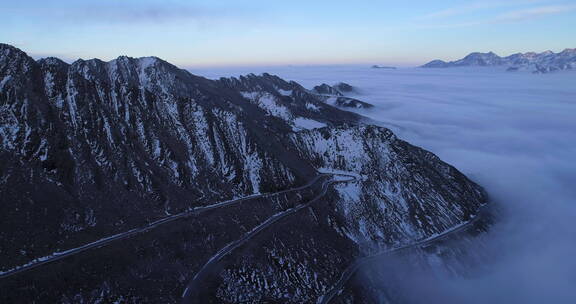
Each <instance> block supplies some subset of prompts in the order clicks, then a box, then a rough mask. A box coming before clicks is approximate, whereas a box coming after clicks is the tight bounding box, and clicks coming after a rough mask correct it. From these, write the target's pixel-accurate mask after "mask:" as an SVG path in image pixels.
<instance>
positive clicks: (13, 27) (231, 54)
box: [0, 0, 576, 67]
mask: <svg viewBox="0 0 576 304" xmlns="http://www.w3.org/2000/svg"><path fill="white" fill-rule="evenodd" d="M0 28H1V29H2V30H0V41H1V42H3V43H8V44H12V45H15V46H17V47H19V48H21V49H22V50H24V51H26V52H27V53H29V54H30V55H31V56H33V57H36V58H39V57H46V56H56V57H60V58H62V59H64V60H67V61H74V60H76V59H78V58H83V59H88V58H101V59H103V60H110V59H113V58H116V57H117V56H119V55H128V56H132V57H141V56H151V55H154V56H158V57H161V58H163V59H166V60H168V61H170V62H172V63H175V64H177V65H179V66H183V67H193V66H231V65H286V64H354V63H362V64H365V63H378V64H393V65H400V66H410V65H418V64H422V63H424V62H427V61H429V60H432V59H436V58H442V59H447V60H452V59H457V58H460V57H463V56H464V55H466V54H467V53H469V52H472V51H481V52H487V51H494V52H496V53H497V54H500V55H509V54H511V53H515V52H526V51H537V52H541V51H545V50H548V49H550V50H552V51H555V52H558V51H561V50H563V49H564V48H570V47H574V46H575V45H576V39H575V37H576V1H567V0H510V1H492V0H488V1H469V0H466V1H465V0H439V1H401V2H399V1H375V0H366V1H324V0H320V1H302V0H294V1H284V2H280V1H273V2H271V1H263V0H254V1H232V0H222V1H207V0H197V1H183V0H168V1H152V0H140V1H134V0H126V1H111V0H100V1H96V0H87V1H71V0H62V1H37V0H29V1H12V2H9V1H2V3H0Z"/></svg>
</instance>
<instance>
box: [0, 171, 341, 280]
mask: <svg viewBox="0 0 576 304" xmlns="http://www.w3.org/2000/svg"><path fill="white" fill-rule="evenodd" d="M331 175H333V174H326V173H321V174H318V175H316V176H315V177H314V178H313V179H312V180H310V181H309V182H308V183H307V184H305V185H303V186H300V187H297V188H291V189H287V190H283V191H279V192H274V193H264V194H258V195H251V196H247V197H243V198H239V199H234V200H229V201H224V202H220V203H217V204H213V205H208V206H204V207H196V208H193V209H189V210H187V211H184V212H181V213H178V214H175V215H170V216H167V217H165V218H162V219H160V220H157V221H154V222H152V223H150V224H148V225H146V226H144V227H141V228H135V229H132V230H129V231H126V232H122V233H118V234H115V235H112V236H109V237H106V238H103V239H100V240H97V241H95V242H92V243H88V244H85V245H82V246H80V247H76V248H72V249H69V250H66V251H60V252H55V253H53V254H52V255H49V256H46V257H42V258H38V259H35V260H33V261H31V262H29V263H27V264H25V265H22V266H18V267H15V268H12V269H9V270H6V271H0V279H5V278H7V277H10V276H13V275H15V274H18V273H22V272H25V271H29V270H32V269H34V268H37V267H40V266H42V265H46V264H49V263H52V262H56V261H59V260H62V259H64V258H67V257H70V256H73V255H76V254H79V253H81V252H84V251H87V250H90V249H95V248H100V247H104V246H106V245H109V244H111V243H112V242H115V241H119V240H124V239H127V238H130V237H132V236H134V235H136V234H139V233H144V232H147V231H150V230H151V229H154V228H156V227H158V226H160V225H163V224H167V223H170V222H173V221H176V220H178V219H181V218H185V217H189V216H193V215H198V214H200V213H203V212H206V211H209V210H214V209H218V208H223V207H227V206H230V205H233V204H237V203H239V202H242V201H246V200H249V199H255V198H265V197H270V196H276V195H279V194H283V193H288V192H293V191H299V190H303V189H306V188H309V187H311V186H312V185H314V184H315V183H316V182H318V181H319V180H320V179H321V178H323V177H327V176H331Z"/></svg>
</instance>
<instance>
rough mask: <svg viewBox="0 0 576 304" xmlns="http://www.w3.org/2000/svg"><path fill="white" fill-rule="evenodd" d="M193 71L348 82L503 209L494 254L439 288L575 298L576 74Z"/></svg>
mask: <svg viewBox="0 0 576 304" xmlns="http://www.w3.org/2000/svg"><path fill="white" fill-rule="evenodd" d="M193 71H194V72H195V73H198V74H200V75H205V76H209V77H217V76H220V75H234V74H244V73H246V72H248V71H250V72H255V73H256V72H260V71H267V72H270V73H274V74H277V75H279V76H280V77H283V78H285V79H290V80H295V81H298V82H299V83H300V84H302V85H303V86H305V87H306V88H312V87H314V86H316V85H317V84H318V83H322V82H326V83H336V82H340V81H345V82H347V83H349V84H351V85H353V86H354V87H356V88H357V89H358V91H359V94H358V96H357V97H359V98H361V99H362V100H363V101H367V102H370V103H372V104H374V105H375V106H376V107H375V108H374V109H372V110H363V111H362V112H361V113H362V114H363V115H366V116H369V117H371V118H373V119H375V120H378V121H381V122H382V123H383V124H384V125H386V126H388V127H389V128H391V129H392V130H394V132H395V133H396V134H397V135H398V136H399V137H400V138H403V139H406V140H408V141H410V142H412V143H415V144H417V145H420V146H422V147H424V148H426V149H428V150H430V151H433V152H434V153H436V154H437V155H439V156H440V157H441V158H442V159H445V160H447V161H448V162H450V163H452V164H454V165H455V166H456V167H457V168H459V169H462V170H463V172H464V173H466V174H467V175H468V176H470V177H472V178H473V179H474V180H475V181H477V182H479V183H480V184H481V185H482V186H484V187H485V188H486V189H487V191H488V192H489V193H490V195H491V197H492V199H493V200H495V201H496V202H497V203H499V204H500V205H501V206H502V207H503V208H504V216H503V221H501V222H499V223H498V224H497V225H496V226H495V227H493V229H492V233H491V234H490V236H491V237H490V238H488V239H487V244H486V245H484V246H483V247H482V249H483V250H487V251H490V252H492V253H493V254H494V255H495V256H497V257H499V258H498V259H497V260H496V261H495V262H494V263H492V264H490V265H484V266H485V267H484V268H485V273H484V274H483V275H478V276H476V277H475V278H474V279H473V280H449V279H447V280H444V281H441V280H435V281H434V284H436V285H435V287H436V289H435V290H436V291H437V292H438V293H442V296H443V297H448V298H449V299H452V300H454V299H455V298H465V299H468V300H470V299H477V301H478V302H479V303H486V302H492V303H502V302H504V301H505V302H507V303H543V302H549V303H552V302H554V303H575V302H576V295H574V293H572V288H573V284H574V276H575V275H576V262H574V259H573V257H574V255H575V254H576V243H575V242H574V235H576V226H575V225H574V224H573V223H574V218H576V204H575V202H576V188H575V187H574V182H576V85H575V84H576V72H573V71H563V72H558V73H552V74H546V75H533V74H529V73H519V74H514V73H506V72H504V71H503V70H502V69H501V68H500V69H498V68H459V69H398V70H379V69H369V68H366V67H364V66H321V67H261V68H245V69H244V68H242V69H241V68H238V69H232V70H231V69H228V70H223V69H211V70H193ZM415 286H417V285H414V284H413V285H412V286H411V288H415ZM412 291H413V292H415V291H417V290H412ZM495 291H498V292H495ZM464 295H466V296H464ZM470 301H472V300H470Z"/></svg>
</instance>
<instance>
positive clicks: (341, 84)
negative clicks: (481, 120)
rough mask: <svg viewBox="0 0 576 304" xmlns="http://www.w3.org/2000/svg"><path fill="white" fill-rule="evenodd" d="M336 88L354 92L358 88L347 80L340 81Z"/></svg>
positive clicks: (344, 91) (345, 91) (341, 90)
mask: <svg viewBox="0 0 576 304" xmlns="http://www.w3.org/2000/svg"><path fill="white" fill-rule="evenodd" d="M334 88H335V89H336V90H338V91H340V92H343V93H352V92H354V91H356V89H355V88H354V87H353V86H351V85H349V84H347V83H345V82H339V83H337V84H335V85H334Z"/></svg>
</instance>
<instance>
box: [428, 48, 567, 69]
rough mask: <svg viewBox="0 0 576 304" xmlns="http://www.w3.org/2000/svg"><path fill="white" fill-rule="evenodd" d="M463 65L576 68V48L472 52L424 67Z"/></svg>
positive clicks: (435, 61)
mask: <svg viewBox="0 0 576 304" xmlns="http://www.w3.org/2000/svg"><path fill="white" fill-rule="evenodd" d="M462 66H505V67H508V71H517V70H528V71H532V72H534V73H547V72H553V71H559V70H571V69H576V49H565V50H564V51H562V52H560V53H554V52H552V51H546V52H542V53H534V52H529V53H517V54H512V55H510V56H506V57H500V56H498V55H496V54H494V53H493V52H489V53H471V54H469V55H468V56H466V57H464V58H462V59H460V60H456V61H450V62H445V61H442V60H433V61H431V62H429V63H427V64H425V65H423V66H422V67H423V68H449V67H462Z"/></svg>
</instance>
